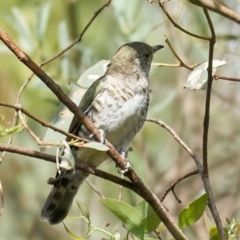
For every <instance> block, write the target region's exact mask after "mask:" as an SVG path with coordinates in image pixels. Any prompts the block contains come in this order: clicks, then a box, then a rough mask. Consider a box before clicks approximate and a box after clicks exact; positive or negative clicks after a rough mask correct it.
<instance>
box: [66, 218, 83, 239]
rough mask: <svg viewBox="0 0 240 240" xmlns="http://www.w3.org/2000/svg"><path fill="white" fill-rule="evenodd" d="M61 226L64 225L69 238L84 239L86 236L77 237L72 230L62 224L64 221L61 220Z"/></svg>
mask: <svg viewBox="0 0 240 240" xmlns="http://www.w3.org/2000/svg"><path fill="white" fill-rule="evenodd" d="M63 226H64V228H65V230H66V232H67V233H68V235H69V236H70V237H71V238H73V239H75V240H86V238H82V237H79V236H77V235H75V234H74V233H72V232H71V231H70V230H69V229H68V228H67V226H66V225H65V224H64V222H63Z"/></svg>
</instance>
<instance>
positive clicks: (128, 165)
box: [117, 151, 133, 174]
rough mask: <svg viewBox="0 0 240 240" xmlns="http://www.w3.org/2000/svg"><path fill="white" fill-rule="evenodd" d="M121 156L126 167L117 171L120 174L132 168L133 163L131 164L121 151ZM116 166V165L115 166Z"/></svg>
mask: <svg viewBox="0 0 240 240" xmlns="http://www.w3.org/2000/svg"><path fill="white" fill-rule="evenodd" d="M121 156H122V157H123V158H124V160H125V162H126V167H125V168H124V169H121V170H119V171H118V172H119V173H120V174H126V173H127V172H128V171H130V170H131V169H132V168H133V165H132V164H131V162H130V161H129V160H128V159H127V158H126V152H125V151H123V152H122V153H121ZM117 167H118V166H117Z"/></svg>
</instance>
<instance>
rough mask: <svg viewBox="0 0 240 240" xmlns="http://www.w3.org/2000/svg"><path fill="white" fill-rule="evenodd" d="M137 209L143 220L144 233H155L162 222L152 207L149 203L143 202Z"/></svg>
mask: <svg viewBox="0 0 240 240" xmlns="http://www.w3.org/2000/svg"><path fill="white" fill-rule="evenodd" d="M136 209H137V210H138V212H139V213H140V215H141V217H142V219H143V225H144V233H150V232H152V231H154V230H155V229H156V228H157V227H158V225H159V224H160V222H161V220H160V219H159V217H158V215H157V214H156V213H155V212H154V210H153V209H152V207H151V206H150V205H149V204H148V203H147V202H145V201H142V202H140V203H138V204H137V205H136Z"/></svg>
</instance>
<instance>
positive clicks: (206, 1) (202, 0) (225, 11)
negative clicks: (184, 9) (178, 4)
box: [188, 0, 240, 24]
mask: <svg viewBox="0 0 240 240" xmlns="http://www.w3.org/2000/svg"><path fill="white" fill-rule="evenodd" d="M188 1H189V2H190V3H192V4H195V5H197V6H200V7H204V8H206V9H208V10H210V11H213V12H215V13H218V14H220V15H222V16H224V17H226V18H228V19H230V20H232V21H234V22H235V23H237V24H240V14H239V13H237V12H235V11H233V10H232V9H230V8H227V7H226V6H224V5H222V4H220V3H218V2H217V1H212V0H188Z"/></svg>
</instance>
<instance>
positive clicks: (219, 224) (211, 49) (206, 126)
mask: <svg viewBox="0 0 240 240" xmlns="http://www.w3.org/2000/svg"><path fill="white" fill-rule="evenodd" d="M203 11H204V14H205V16H206V18H207V21H208V25H209V28H210V31H211V35H212V37H211V40H210V41H209V57H208V85H207V93H206V102H205V114H204V121H203V172H202V175H201V177H202V181H203V184H204V187H205V191H206V192H207V193H208V206H209V209H210V211H211V213H212V216H213V218H214V221H215V223H216V226H217V229H218V232H219V235H220V238H221V240H225V239H226V235H225V232H224V229H223V225H222V221H221V218H220V216H219V213H218V211H217V207H216V204H215V201H214V197H213V193H212V188H211V184H210V180H209V173H208V130H209V119H210V102H211V90H212V81H213V77H212V61H213V52H214V44H215V42H216V35H215V31H214V27H213V24H212V21H211V18H210V16H209V14H208V11H207V10H206V9H203Z"/></svg>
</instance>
